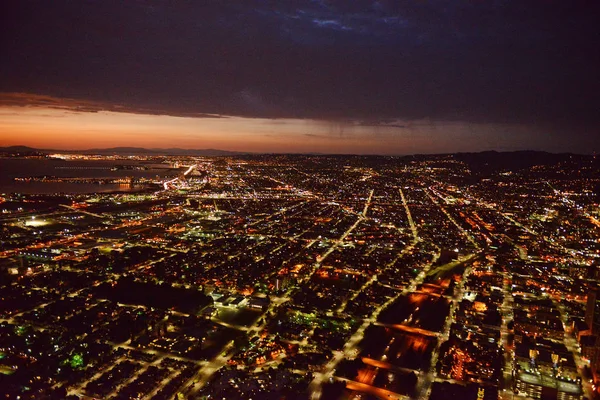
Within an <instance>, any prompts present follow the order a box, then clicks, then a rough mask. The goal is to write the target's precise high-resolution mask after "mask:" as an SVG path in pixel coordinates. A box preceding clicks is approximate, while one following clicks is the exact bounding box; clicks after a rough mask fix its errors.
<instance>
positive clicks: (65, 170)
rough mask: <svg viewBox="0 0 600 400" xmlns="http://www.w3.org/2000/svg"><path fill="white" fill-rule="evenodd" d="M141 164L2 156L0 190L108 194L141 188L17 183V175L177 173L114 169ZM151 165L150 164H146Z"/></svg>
mask: <svg viewBox="0 0 600 400" xmlns="http://www.w3.org/2000/svg"><path fill="white" fill-rule="evenodd" d="M123 164H127V165H141V164H142V163H141V162H139V161H129V160H118V161H80V160H77V161H66V160H38V159H20V158H4V159H0V193H25V194H49V193H78V194H81V193H96V192H98V193H106V192H114V191H138V190H140V189H143V187H140V186H133V187H132V186H129V185H122V184H103V185H100V184H94V183H66V182H65V183H63V182H27V183H26V182H15V181H14V178H18V177H31V176H56V177H61V178H67V177H80V178H118V177H134V178H142V177H144V178H155V177H157V178H164V177H167V176H172V175H174V172H173V170H170V169H166V168H160V169H154V168H153V169H147V170H131V169H126V170H124V169H117V170H112V169H111V168H112V167H114V166H117V165H123ZM144 165H147V164H144Z"/></svg>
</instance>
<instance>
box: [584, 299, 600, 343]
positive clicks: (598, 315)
mask: <svg viewBox="0 0 600 400" xmlns="http://www.w3.org/2000/svg"><path fill="white" fill-rule="evenodd" d="M598 295H599V290H598V289H597V288H594V289H592V290H590V291H589V293H588V297H587V304H586V307H585V323H586V324H587V326H588V328H589V329H590V331H591V333H592V334H593V335H598V333H600V298H599V296H598Z"/></svg>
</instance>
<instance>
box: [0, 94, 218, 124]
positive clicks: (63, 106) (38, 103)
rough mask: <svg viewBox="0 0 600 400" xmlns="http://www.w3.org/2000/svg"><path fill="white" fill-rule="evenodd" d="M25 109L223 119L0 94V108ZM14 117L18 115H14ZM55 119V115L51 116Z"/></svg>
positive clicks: (187, 113)
mask: <svg viewBox="0 0 600 400" xmlns="http://www.w3.org/2000/svg"><path fill="white" fill-rule="evenodd" d="M2 106H4V107H27V108H43V109H52V110H61V111H67V112H75V113H77V112H84V113H97V112H101V111H109V112H119V113H129V114H143V115H170V116H174V117H187V118H225V117H224V116H221V115H217V114H205V113H192V112H180V111H177V110H160V109H153V108H142V107H135V106H124V105H120V104H115V103H108V102H101V101H91V100H82V99H69V98H58V97H52V96H48V95H39V94H31V93H0V107H2ZM15 115H18V113H17V114H15ZM52 116H54V117H57V115H52Z"/></svg>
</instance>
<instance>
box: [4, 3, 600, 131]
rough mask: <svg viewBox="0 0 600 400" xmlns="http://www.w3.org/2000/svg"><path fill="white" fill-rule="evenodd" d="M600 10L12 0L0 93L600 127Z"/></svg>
mask: <svg viewBox="0 0 600 400" xmlns="http://www.w3.org/2000/svg"><path fill="white" fill-rule="evenodd" d="M599 9H600V6H599V3H598V2H597V1H583V0H569V1H564V0H544V1H541V0H540V1H532V0H515V1H507V0H485V1H473V0H462V1H461V0H429V1H427V0H423V1H402V2H400V1H391V0H390V1H386V0H380V1H361V0H359V1H347V0H344V1H307V2H300V1H295V0H294V1H291V0H290V1H284V0H277V1H270V2H269V1H267V2H264V1H263V2H254V1H247V0H245V1H237V2H236V1H233V2H213V1H193V2H167V1H152V2H150V1H126V2H123V1H110V0H104V1H85V0H82V1H75V2H73V1H60V0H58V1H51V2H50V1H46V0H40V1H30V0H14V1H4V2H2V6H1V8H0V15H1V17H0V18H1V21H0V51H1V52H2V54H3V56H2V57H3V62H2V63H0V90H2V91H5V92H30V93H39V94H44V95H49V96H53V97H66V98H74V99H84V100H87V101H93V102H101V103H102V104H120V105H122V106H123V107H125V108H128V109H136V110H146V109H147V110H160V113H168V114H174V115H191V114H224V115H238V116H248V117H267V118H283V117H286V118H315V119H326V120H344V119H347V120H352V121H365V120H366V121H374V122H368V123H373V124H376V125H382V124H380V123H379V122H377V121H381V120H384V119H391V120H399V121H406V120H411V119H424V118H429V119H435V120H458V121H472V122H498V123H525V124H532V125H539V126H563V127H564V126H574V127H578V128H582V129H588V130H589V129H595V130H596V131H597V128H598V126H600V114H599V113H598V112H597V110H598V109H599V108H600V97H599V93H600V78H599V76H600V75H599V74H598V73H597V71H598V70H600V29H599V28H598V24H597V21H598V20H600V12H599ZM400 125H402V126H403V125H405V123H404V122H402V123H400V124H399V126H397V128H402V126H400ZM383 126H385V124H383Z"/></svg>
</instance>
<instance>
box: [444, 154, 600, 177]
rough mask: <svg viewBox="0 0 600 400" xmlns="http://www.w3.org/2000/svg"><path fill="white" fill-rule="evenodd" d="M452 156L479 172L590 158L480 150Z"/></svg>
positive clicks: (520, 168) (579, 155)
mask: <svg viewBox="0 0 600 400" xmlns="http://www.w3.org/2000/svg"><path fill="white" fill-rule="evenodd" d="M453 157H454V158H455V159H457V160H459V161H462V162H464V163H466V164H467V165H468V166H469V167H470V168H471V170H473V171H476V172H478V173H480V174H486V173H493V172H497V171H501V170H511V171H519V170H523V169H528V168H531V167H533V166H534V165H552V164H557V163H560V162H565V161H572V162H578V161H581V160H584V159H591V158H592V156H590V155H581V154H571V153H548V152H545V151H533V150H523V151H507V152H499V151H482V152H479V153H456V154H454V155H453Z"/></svg>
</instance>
